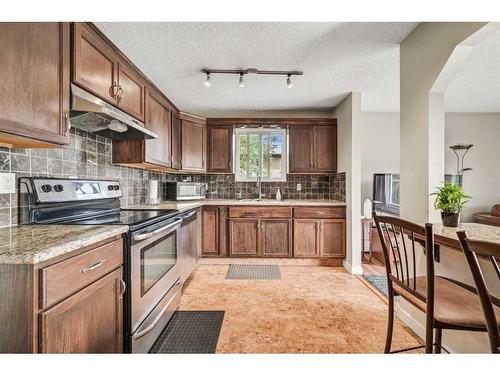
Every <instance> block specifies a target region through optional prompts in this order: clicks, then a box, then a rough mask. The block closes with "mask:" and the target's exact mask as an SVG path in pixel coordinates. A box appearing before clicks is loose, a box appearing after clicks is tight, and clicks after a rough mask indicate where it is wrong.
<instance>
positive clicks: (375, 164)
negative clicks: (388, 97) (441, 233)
mask: <svg viewBox="0 0 500 375" xmlns="http://www.w3.org/2000/svg"><path fill="white" fill-rule="evenodd" d="M361 129H362V134H361V145H362V148H361V149H362V157H361V199H362V202H363V201H364V200H365V199H366V198H370V199H372V193H373V174H374V173H390V172H395V173H397V172H398V171H399V113H397V112H362V113H361ZM499 140H500V113H446V115H445V139H444V145H445V148H444V156H445V173H447V174H455V173H456V158H455V154H453V152H452V151H451V150H450V149H449V146H451V145H453V144H457V143H472V144H473V145H474V147H473V148H472V150H470V151H469V153H468V154H467V156H466V158H465V167H471V168H473V169H474V170H473V171H471V172H466V173H465V176H464V190H465V191H466V192H467V193H468V194H469V195H471V196H472V199H471V200H470V201H469V203H468V204H467V206H466V207H465V208H464V210H463V212H462V220H463V221H464V222H473V221H474V220H473V213H474V212H481V211H483V212H487V211H490V209H491V206H493V205H494V204H500V188H498V186H500V147H499V146H498V142H499ZM443 180H444V178H443Z"/></svg>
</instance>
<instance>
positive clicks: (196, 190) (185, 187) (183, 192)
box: [165, 182, 207, 201]
mask: <svg viewBox="0 0 500 375" xmlns="http://www.w3.org/2000/svg"><path fill="white" fill-rule="evenodd" d="M206 193H207V185H206V184H205V183H203V182H166V183H165V197H166V199H168V200H174V201H187V200H198V199H205V196H206Z"/></svg>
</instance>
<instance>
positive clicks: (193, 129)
mask: <svg viewBox="0 0 500 375" xmlns="http://www.w3.org/2000/svg"><path fill="white" fill-rule="evenodd" d="M205 149H206V124H205V120H204V119H201V118H199V117H195V116H191V115H186V114H181V169H182V170H183V171H189V172H205V171H206V165H205V155H206V152H205Z"/></svg>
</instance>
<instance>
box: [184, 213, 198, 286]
mask: <svg viewBox="0 0 500 375" xmlns="http://www.w3.org/2000/svg"><path fill="white" fill-rule="evenodd" d="M199 210H200V209H196V208H195V209H192V210H189V211H187V212H185V213H182V214H181V220H182V221H181V230H180V245H179V266H180V270H179V273H180V277H181V281H182V283H184V282H185V281H186V280H187V279H188V278H189V276H190V275H191V274H192V273H193V271H194V270H195V269H196V266H197V265H198V263H199V261H200V259H201V242H202V238H201V215H199V214H198V211H199Z"/></svg>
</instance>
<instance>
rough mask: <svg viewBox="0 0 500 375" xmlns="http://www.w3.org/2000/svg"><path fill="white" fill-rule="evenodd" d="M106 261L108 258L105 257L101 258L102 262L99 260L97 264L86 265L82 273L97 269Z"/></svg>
mask: <svg viewBox="0 0 500 375" xmlns="http://www.w3.org/2000/svg"><path fill="white" fill-rule="evenodd" d="M105 262H106V259H103V260H101V261H100V262H97V263H96V264H93V265H91V266H88V267H85V268H82V271H81V272H82V273H85V272H88V271H92V270H95V269H96V268H99V267H101V266H102V265H103V264H104V263H105Z"/></svg>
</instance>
